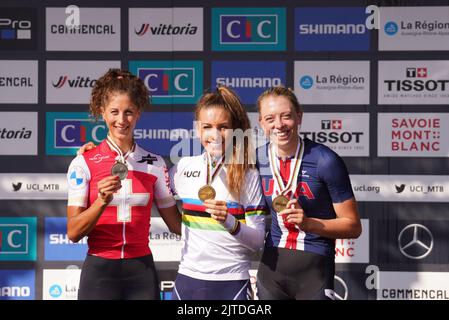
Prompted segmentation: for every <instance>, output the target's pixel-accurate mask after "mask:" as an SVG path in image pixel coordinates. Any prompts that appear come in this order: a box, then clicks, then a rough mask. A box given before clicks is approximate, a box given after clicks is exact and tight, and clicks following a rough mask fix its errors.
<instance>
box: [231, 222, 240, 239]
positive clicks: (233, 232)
mask: <svg viewBox="0 0 449 320" xmlns="http://www.w3.org/2000/svg"><path fill="white" fill-rule="evenodd" d="M239 231H240V221H239V220H237V219H235V223H234V227H232V230H231V231H229V233H230V234H232V235H233V236H234V235H236V234H237V233H238V232H239Z"/></svg>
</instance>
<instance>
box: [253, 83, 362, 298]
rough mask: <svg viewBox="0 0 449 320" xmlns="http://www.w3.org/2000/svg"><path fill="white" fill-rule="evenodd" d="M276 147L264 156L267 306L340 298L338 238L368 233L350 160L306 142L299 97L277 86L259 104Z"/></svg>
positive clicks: (262, 284) (262, 272)
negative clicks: (301, 133) (267, 222)
mask: <svg viewBox="0 0 449 320" xmlns="http://www.w3.org/2000/svg"><path fill="white" fill-rule="evenodd" d="M257 107H258V110H259V121H260V125H261V127H262V129H263V131H264V133H265V135H267V136H268V137H270V143H269V144H267V145H265V146H262V147H260V148H259V149H258V151H257V156H258V161H257V166H258V168H259V171H260V175H261V177H262V189H263V192H264V195H265V199H266V202H267V205H268V206H269V207H270V209H271V218H272V219H271V220H272V221H271V228H270V231H269V233H268V235H267V237H266V241H265V249H264V253H263V255H262V259H261V261H260V264H259V269H258V274H257V278H258V279H257V294H258V297H259V298H260V299H261V300H267V299H268V300H287V299H297V300H298V299H302V300H303V299H307V300H322V299H334V291H333V288H334V286H333V282H334V274H335V239H343V238H357V237H359V236H360V234H361V232H362V227H361V223H360V218H359V215H358V211H357V204H356V200H355V198H354V194H353V192H352V187H351V182H350V180H349V174H348V171H347V169H346V166H345V164H344V162H343V160H342V159H341V158H340V157H339V156H338V155H337V154H336V153H335V152H333V151H332V150H331V149H330V148H328V147H327V146H325V145H323V144H319V143H316V142H313V141H311V140H309V139H302V138H301V137H300V136H299V134H298V131H299V128H298V127H299V126H300V125H301V121H302V115H303V112H302V110H301V107H300V105H299V103H298V100H297V98H296V96H295V95H294V93H293V92H292V91H291V90H289V89H288V88H285V87H275V88H271V89H268V90H267V91H265V92H264V93H262V94H261V95H260V96H259V98H258V100H257Z"/></svg>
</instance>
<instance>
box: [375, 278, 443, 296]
mask: <svg viewBox="0 0 449 320" xmlns="http://www.w3.org/2000/svg"><path fill="white" fill-rule="evenodd" d="M377 300H449V273H447V272H400V271H380V272H379V273H378V287H377Z"/></svg>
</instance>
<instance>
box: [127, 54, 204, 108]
mask: <svg viewBox="0 0 449 320" xmlns="http://www.w3.org/2000/svg"><path fill="white" fill-rule="evenodd" d="M202 69H203V64H202V62H199V61H159V62H146V61H131V62H130V70H131V71H132V72H133V73H134V74H136V75H137V76H138V77H139V78H140V79H142V80H143V82H144V83H145V86H146V87H147V88H148V90H149V91H150V94H151V99H152V101H154V103H161V104H172V103H196V100H197V97H199V96H200V95H201V90H202V87H203V74H202V73H203V71H202Z"/></svg>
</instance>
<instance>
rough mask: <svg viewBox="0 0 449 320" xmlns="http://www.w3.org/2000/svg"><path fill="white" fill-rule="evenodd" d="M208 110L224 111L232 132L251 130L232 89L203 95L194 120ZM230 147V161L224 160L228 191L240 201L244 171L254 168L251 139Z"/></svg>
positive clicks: (223, 88)
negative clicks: (251, 159) (241, 157)
mask: <svg viewBox="0 0 449 320" xmlns="http://www.w3.org/2000/svg"><path fill="white" fill-rule="evenodd" d="M209 108H220V109H223V110H225V111H226V113H227V114H228V116H229V117H230V120H231V126H232V129H233V130H235V129H241V130H242V131H243V132H247V131H246V130H248V129H249V130H250V129H251V124H250V121H249V118H248V114H247V113H246V110H245V108H244V107H243V105H242V103H241V101H240V99H239V97H238V96H237V94H236V93H235V92H234V91H233V90H232V89H230V88H228V87H225V86H219V87H217V89H216V90H215V91H214V92H207V93H204V94H203V95H202V96H201V98H200V100H199V101H198V103H197V104H196V106H195V120H197V121H198V120H199V115H200V112H201V110H203V109H209ZM233 140H234V139H233ZM232 147H233V150H232V159H225V163H227V168H228V170H227V176H226V178H227V182H228V185H229V189H230V190H229V191H230V192H231V194H234V195H235V196H237V198H238V199H240V196H241V194H242V191H243V190H242V188H243V186H244V183H243V182H244V180H245V174H246V171H247V170H248V169H251V168H254V167H255V166H254V162H253V161H250V156H251V155H253V146H252V141H251V139H250V138H246V139H235V141H233V142H232ZM225 154H227V152H226V153H225ZM241 154H243V161H241V159H240V158H239V156H240V155H241ZM242 162H243V163H242Z"/></svg>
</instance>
